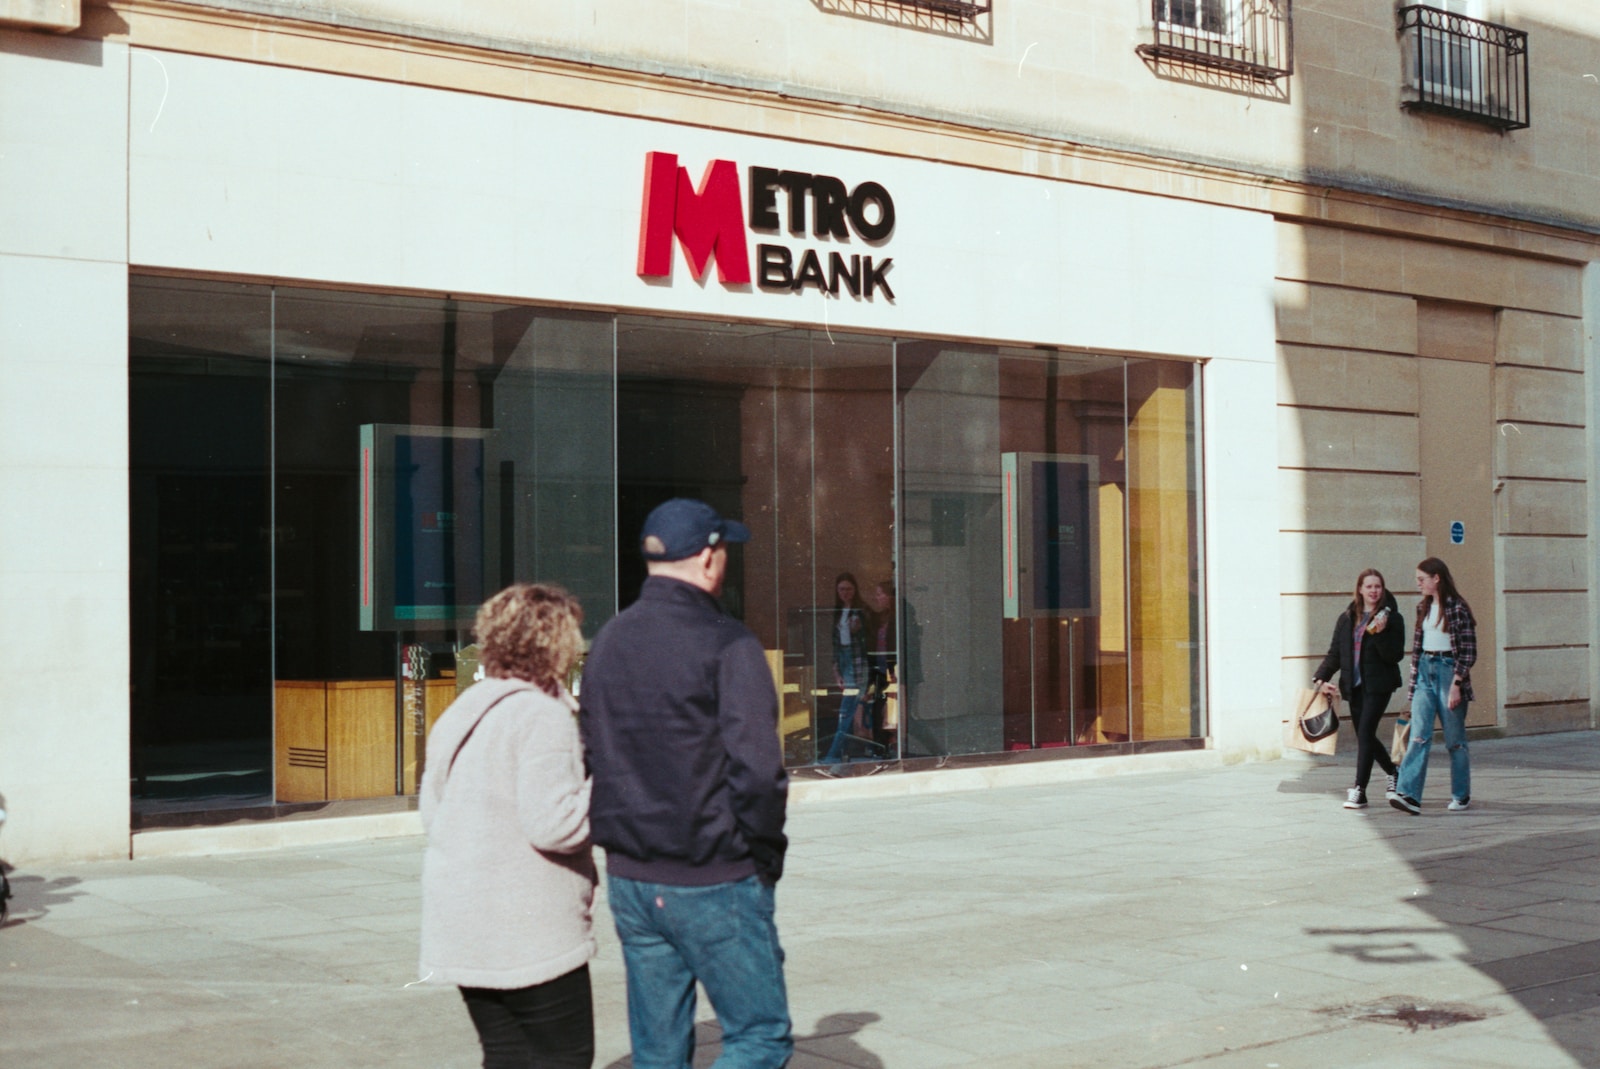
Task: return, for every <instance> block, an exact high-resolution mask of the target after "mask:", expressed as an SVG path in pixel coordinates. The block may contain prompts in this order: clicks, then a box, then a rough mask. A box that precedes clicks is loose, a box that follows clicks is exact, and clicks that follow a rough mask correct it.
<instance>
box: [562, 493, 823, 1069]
mask: <svg viewBox="0 0 1600 1069" xmlns="http://www.w3.org/2000/svg"><path fill="white" fill-rule="evenodd" d="M749 540H750V529H749V528H748V527H746V526H745V525H744V524H742V523H740V522H738V521H737V520H728V519H724V518H723V517H721V516H719V515H717V512H716V510H715V509H713V508H712V507H711V506H710V505H707V504H706V503H705V502H703V501H693V500H690V499H688V498H674V499H672V500H671V501H667V502H665V503H664V504H661V505H659V506H657V507H656V509H655V510H654V511H653V512H651V513H650V515H649V517H648V518H647V519H646V520H645V522H644V530H643V531H642V532H641V534H640V539H639V548H640V551H641V552H642V553H643V555H644V559H645V567H646V570H647V571H648V572H649V575H648V577H647V578H646V579H645V581H644V587H643V588H642V589H641V590H640V592H639V600H638V601H636V602H634V603H633V604H632V605H631V606H629V607H628V608H627V609H625V610H624V611H623V612H621V613H619V614H618V615H617V616H616V617H614V618H613V619H612V620H611V621H610V622H609V623H607V624H606V625H605V626H604V627H603V628H601V629H600V634H599V635H597V636H596V637H595V640H594V646H593V648H592V649H591V650H590V652H589V657H588V660H587V662H586V663H585V665H584V671H583V686H582V705H583V709H582V714H581V726H582V731H583V742H584V748H585V750H586V753H587V760H588V763H589V770H590V772H591V773H592V774H593V776H594V793H593V796H592V798H591V801H590V807H589V824H590V829H591V834H592V836H593V839H594V841H595V843H597V844H598V845H600V846H602V847H604V848H605V851H606V889H607V892H608V894H609V897H610V902H611V914H612V917H613V919H614V920H615V921H616V926H617V937H618V939H619V940H620V941H621V942H622V958H623V962H624V964H625V965H626V966H627V972H628V1031H629V1034H630V1037H631V1039H632V1041H633V1064H634V1066H635V1069H688V1066H689V1064H690V1062H691V1061H692V1059H693V1055H694V1003H695V986H694V985H695V981H696V980H698V981H699V982H700V983H701V984H702V985H703V986H704V987H705V989H706V995H707V996H708V997H709V998H710V999H711V1007H712V1009H714V1010H715V1011H716V1014H717V1020H718V1022H719V1023H720V1024H721V1025H722V1054H721V1056H720V1057H718V1058H717V1060H716V1063H715V1064H716V1066H717V1067H719V1069H778V1067H779V1066H782V1065H784V1064H785V1063H787V1062H788V1060H789V1055H790V1054H791V1053H792V1052H793V1050H794V1040H793V1037H792V1035H791V1032H790V1024H789V1004H788V995H787V993H786V992H785V989H784V983H783V949H782V947H780V946H779V945H778V931H777V927H776V925H775V923H774V921H773V902H774V898H773V889H774V887H775V885H776V884H777V882H778V878H779V876H781V875H782V874H783V854H784V850H785V849H786V848H787V846H788V840H787V839H786V838H785V837H784V834H783V822H784V809H785V805H786V803H787V800H788V794H789V779H788V774H787V773H786V772H785V771H784V768H783V751H782V748H781V747H780V746H779V743H778V699H777V693H776V691H775V689H774V687H773V684H772V673H771V671H770V670H769V669H768V668H767V661H766V654H765V652H764V651H763V649H762V647H761V642H760V640H759V639H757V638H756V636H755V635H754V634H753V633H751V631H750V629H749V628H747V627H745V626H744V625H743V624H741V623H740V622H739V621H737V620H735V619H733V618H732V617H730V616H728V615H727V614H726V613H724V612H723V611H722V606H721V604H720V603H719V602H718V601H717V598H718V596H719V595H720V594H721V593H722V581H723V578H724V576H725V575H726V573H727V569H728V545H729V544H731V543H734V542H748V541H749Z"/></svg>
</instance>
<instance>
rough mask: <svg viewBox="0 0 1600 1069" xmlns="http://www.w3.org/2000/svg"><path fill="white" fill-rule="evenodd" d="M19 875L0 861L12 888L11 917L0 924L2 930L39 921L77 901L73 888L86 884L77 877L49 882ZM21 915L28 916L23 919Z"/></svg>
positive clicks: (39, 877) (1, 869) (36, 877)
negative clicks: (54, 909) (54, 908)
mask: <svg viewBox="0 0 1600 1069" xmlns="http://www.w3.org/2000/svg"><path fill="white" fill-rule="evenodd" d="M16 871H17V870H16V869H14V868H12V867H11V866H10V865H7V864H6V863H5V862H3V861H0V872H4V873H5V875H6V880H7V882H8V883H9V884H10V885H11V901H10V902H9V903H8V906H9V913H8V915H7V916H6V918H5V921H4V923H0V928H15V927H17V926H19V925H23V924H27V923H28V922H29V921H36V920H39V919H40V918H41V917H44V916H45V915H47V914H48V913H49V912H50V907H51V906H59V905H63V904H65V903H67V902H70V901H72V900H73V899H74V898H76V897H77V896H78V892H76V891H72V890H70V888H73V887H76V886H77V885H78V884H80V883H82V882H83V881H82V880H80V879H79V878H78V877H76V876H63V877H61V878H60V879H57V880H47V879H45V878H44V877H43V876H18V875H16ZM21 914H27V915H26V916H21Z"/></svg>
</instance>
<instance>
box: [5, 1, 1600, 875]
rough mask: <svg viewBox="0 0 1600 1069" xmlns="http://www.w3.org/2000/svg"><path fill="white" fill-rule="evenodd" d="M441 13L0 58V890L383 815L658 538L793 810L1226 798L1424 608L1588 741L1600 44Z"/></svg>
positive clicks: (704, 14) (1170, 15)
mask: <svg viewBox="0 0 1600 1069" xmlns="http://www.w3.org/2000/svg"><path fill="white" fill-rule="evenodd" d="M435 7H436V6H435V5H424V4H408V3H404V2H396V0H388V2H384V0H378V2H372V3H312V2H306V3H270V4H269V3H261V4H255V3H217V4H174V3H158V2H152V0H133V2H113V3H108V4H98V3H91V4H84V5H83V6H82V7H81V8H79V7H78V6H77V5H72V4H59V5H48V4H47V5H40V4H37V3H19V2H13V3H0V25H4V26H6V27H8V28H4V29H0V185H3V188H4V189H5V190H6V191H7V195H6V197H5V201H4V204H3V205H0V366H3V371H4V377H5V382H6V387H5V389H4V392H3V394H0V397H3V406H4V408H3V420H0V442H3V445H0V500H3V502H4V507H3V508H0V590H3V591H4V597H3V598H0V604H4V605H5V607H6V609H7V611H6V613H5V615H4V622H3V624H0V626H3V627H4V628H5V632H4V634H5V639H4V641H3V642H0V648H3V649H4V650H5V656H6V657H7V658H8V660H7V664H8V666H9V668H10V671H9V673H8V675H9V678H10V679H12V680H13V689H12V696H13V700H12V701H11V702H8V703H6V704H5V706H3V707H0V795H3V797H4V799H5V804H6V807H7V809H8V810H9V811H10V813H11V821H10V823H9V824H8V826H7V828H6V831H5V836H6V838H5V842H4V843H3V844H0V845H3V847H4V853H5V855H6V856H7V857H8V859H17V860H23V859H28V858H43V857H51V856H63V857H90V856H116V855H118V854H123V855H125V854H126V853H127V851H128V849H129V841H130V832H136V831H137V830H138V829H140V828H150V827H156V826H162V825H165V824H170V823H173V822H177V821H189V820H197V821H221V820H230V819H237V818H240V817H251V818H263V817H264V818H271V817H275V816H290V815H303V814H304V813H306V812H330V813H335V812H338V813H342V812H350V811H352V810H353V808H360V807H363V806H364V807H367V808H369V809H370V808H372V807H379V808H382V807H383V806H389V807H391V808H393V807H402V808H403V807H404V805H405V799H406V798H407V796H408V795H410V794H411V793H413V792H414V790H415V784H416V780H417V777H418V775H419V774H420V772H421V770H422V769H421V765H422V762H421V755H422V747H421V745H420V743H421V740H422V739H423V738H424V737H425V733H426V730H427V726H428V725H429V723H431V719H432V717H433V716H435V715H437V713H438V712H439V711H440V710H441V709H442V708H443V706H444V705H445V704H447V703H448V701H449V699H450V698H451V697H452V696H453V695H454V693H456V691H457V690H458V689H459V688H460V687H461V686H464V685H466V684H468V683H469V682H470V680H471V677H472V669H473V661H472V648H471V646H470V635H469V634H468V633H467V627H468V626H469V623H470V619H471V614H472V611H473V610H474V609H475V607H476V604H477V603H478V602H479V601H481V600H482V598H483V596H485V595H486V594H487V593H489V592H492V591H493V590H494V589H497V588H498V587H499V586H500V585H503V583H505V582H508V581H513V580H535V579H537V580H548V581H555V582H560V583H562V584H564V585H566V586H568V587H569V588H570V589H572V590H573V591H574V592H575V593H577V594H578V595H579V596H580V598H581V599H582V600H583V602H584V604H585V606H586V609H587V613H588V621H587V625H586V626H587V629H588V630H589V632H590V633H591V634H592V632H593V629H594V628H596V627H598V626H599V625H600V624H601V623H603V622H604V620H606V619H608V618H609V616H610V615H611V614H612V613H614V612H615V611H616V610H617V609H618V608H619V607H620V606H625V605H626V604H628V603H629V601H631V599H632V597H633V596H634V593H635V592H636V590H637V586H638V583H639V581H640V579H641V577H642V568H641V566H640V564H639V562H638V561H637V559H636V554H635V551H634V545H633V540H634V538H635V535H636V532H637V530H638V526H639V523H640V521H641V519H642V517H643V515H644V514H645V512H647V511H648V509H649V508H650V507H652V506H653V505H654V504H656V503H658V502H659V501H660V500H662V499H663V498H665V497H668V496H673V495H676V494H688V495H693V496H699V497H704V498H706V499H707V500H710V501H712V502H713V503H715V504H716V505H717V506H718V507H719V508H720V509H721V510H722V511H724V512H725V513H726V514H729V515H734V516H738V517H740V518H741V519H743V520H744V521H745V522H746V523H747V524H749V526H750V527H751V528H752V531H753V533H754V538H753V539H752V541H751V543H750V544H749V545H748V546H746V547H744V548H743V550H742V551H741V552H740V553H738V554H737V555H736V556H735V558H734V561H733V567H732V572H731V580H730V584H729V591H728V599H727V601H728V605H729V608H730V611H732V612H734V613H736V614H737V615H739V616H740V617H741V618H742V619H744V620H745V621H746V622H747V623H748V624H749V625H750V626H751V627H752V629H754V630H755V631H756V633H757V634H758V635H759V636H760V637H761V638H762V641H763V644H764V645H765V646H766V647H767V648H768V654H769V660H770V663H771V665H772V669H773V677H774V685H775V687H776V688H777V689H778V691H779V693H780V695H781V696H782V706H783V724H782V726H781V731H782V733H783V736H784V744H785V751H786V754H787V756H788V760H789V762H790V764H791V765H792V766H793V767H794V768H796V769H797V770H813V769H817V768H820V767H823V764H822V763H823V762H825V761H827V760H828V759H829V758H830V757H839V756H842V757H843V758H845V762H844V763H843V764H842V765H841V766H840V767H838V768H836V769H832V771H835V772H838V773H840V774H842V775H850V774H852V773H854V772H859V771H863V770H865V769H868V768H874V769H876V768H887V769H889V770H891V771H894V772H900V771H919V770H923V769H930V770H931V769H934V768H935V767H937V766H945V765H949V764H952V763H954V764H961V763H963V762H983V763H995V762H1004V761H1051V760H1059V759H1065V758H1069V757H1087V758H1094V757H1097V756H1103V755H1129V756H1134V757H1138V756H1140V755H1146V754H1151V755H1153V754H1156V753H1164V752H1170V751H1174V750H1192V751H1200V750H1206V751H1211V752H1213V753H1214V754H1216V755H1218V756H1219V757H1220V758H1221V759H1224V760H1236V759H1253V758H1264V757H1272V756H1275V755H1277V754H1278V753H1279V752H1280V749H1281V746H1282V739H1283V736H1282V723H1281V721H1282V715H1283V714H1282V706H1283V704H1284V698H1285V696H1286V695H1287V694H1289V693H1291V692H1292V690H1293V688H1294V687H1296V686H1298V685H1299V684H1300V683H1301V682H1303V681H1304V679H1305V678H1306V677H1307V676H1308V675H1309V673H1310V670H1311V668H1312V667H1314V665H1315V663H1316V658H1317V657H1318V656H1320V653H1321V651H1322V650H1323V649H1324V648H1325V645H1326V641H1327V633H1328V630H1329V629H1330V628H1331V625H1332V622H1333V619H1334V618H1335V617H1336V616H1337V614H1338V612H1339V610H1340V607H1341V604H1342V603H1343V602H1344V601H1346V600H1348V598H1349V596H1350V594H1349V590H1350V588H1351V586H1352V585H1353V581H1354V577H1355V575H1356V573H1357V572H1358V571H1359V570H1360V569H1361V568H1363V567H1367V566H1375V567H1378V568H1380V569H1382V570H1383V571H1384V573H1385V574H1386V575H1387V576H1388V578H1389V581H1390V584H1391V586H1393V587H1395V588H1396V589H1397V590H1398V591H1399V592H1400V593H1401V594H1402V595H1404V594H1405V593H1406V592H1407V591H1408V590H1409V587H1410V577H1411V569H1412V566H1413V565H1414V564H1415V563H1416V561H1417V560H1419V559H1421V558H1422V557H1424V556H1430V555H1437V556H1441V557H1443V558H1444V559H1445V560H1446V561H1447V562H1449V563H1450V565H1451V568H1452V570H1453V571H1454V572H1455V574H1456V577H1457V579H1458V582H1459V583H1460V585H1461V587H1462V589H1463V592H1464V593H1465V594H1466V596H1467V597H1468V599H1469V600H1470V601H1472V603H1473V605H1474V608H1475V609H1476V611H1477V616H1478V618H1479V621H1480V650H1481V659H1480V666H1479V668H1478V669H1477V670H1476V671H1475V672H1474V682H1475V686H1476V689H1477V692H1478V700H1477V702H1476V703H1475V704H1474V706H1473V707H1472V711H1471V716H1470V720H1469V723H1470V724H1471V725H1473V726H1475V727H1478V728H1481V729H1485V730H1499V731H1503V732H1530V731H1551V730H1575V729H1586V728H1591V727H1593V726H1595V725H1594V715H1595V714H1594V707H1593V700H1592V699H1593V695H1594V693H1595V687H1596V683H1597V674H1600V662H1597V659H1596V657H1595V653H1594V651H1595V648H1596V635H1595V629H1596V612H1595V601H1594V595H1595V556H1594V551H1593V545H1594V543H1593V535H1594V530H1595V522H1596V503H1595V500H1594V495H1593V494H1592V492H1591V489H1590V488H1591V485H1592V483H1593V480H1594V476H1595V441H1594V438H1593V436H1592V432H1591V428H1592V427H1593V407H1594V404H1595V398H1596V376H1595V373H1594V361H1595V356H1596V353H1595V341H1594V325H1595V322H1596V316H1597V314H1600V303H1597V302H1600V274H1597V272H1596V268H1595V266H1594V263H1595V261H1596V260H1597V259H1600V254H1597V250H1600V211H1597V210H1596V209H1595V207H1594V205H1595V204H1600V198H1597V196H1596V194H1597V193H1600V166H1597V165H1600V134H1597V133H1596V127H1595V126H1594V124H1593V122H1592V121H1591V117H1592V116H1593V114H1594V110H1595V106H1596V101H1600V84H1596V83H1594V82H1593V81H1592V76H1591V77H1590V79H1586V78H1585V77H1584V75H1585V72H1588V71H1592V70H1596V69H1600V63H1596V62H1595V60H1596V59H1597V58H1600V14H1589V13H1586V12H1582V11H1579V12H1573V11H1569V10H1567V5H1558V4H1555V3H1552V2H1548V0H1545V2H1530V3H1526V4H1513V3H1510V2H1505V3H1490V4H1489V5H1488V6H1487V8H1484V7H1471V5H1465V4H1457V3H1454V2H1453V0H1452V2H1451V3H1448V4H1445V5H1442V6H1440V7H1437V8H1432V7H1430V8H1418V7H1413V6H1405V7H1400V8H1397V7H1396V6H1394V5H1392V4H1389V3H1384V2H1374V0H1359V2H1352V3H1348V4H1342V5H1339V6H1338V11H1337V12H1333V11H1325V10H1322V9H1321V8H1319V7H1318V6H1317V5H1311V4H1304V3H1303V4H1302V5H1301V7H1300V8H1299V9H1295V10H1291V9H1290V6H1289V4H1288V3H1287V2H1283V3H1281V4H1280V3H1266V4H1260V5H1257V4H1241V3H1237V2H1235V0H1194V2H1184V3H1179V2H1178V0H1154V2H1150V0H1059V2H1031V3H1023V2H1019V3H1015V4H1000V3H996V4H993V5H990V4H968V3H955V2H945V0H937V2H934V0H921V2H911V0H905V2H893V3H892V2H887V0H884V2H879V0H812V2H809V3H795V4H793V5H790V6H789V7H788V8H785V9H783V10H781V11H780V10H777V9H774V8H773V7H772V6H771V5H743V4H738V3H713V2H674V3H667V4H651V5H638V4H627V3H620V2H615V3H592V4H584V5H559V6H551V7H550V9H549V10H543V9H539V10H529V9H528V7H527V5H519V4H508V3H481V4H476V5H456V6H454V7H451V8H449V9H447V10H445V11H443V12H441V11H438V10H435ZM1457 7H1460V8H1462V10H1459V11H1457V10H1455V8H1457ZM1468 8H1470V9H1468ZM845 576H849V583H848V584H845V583H844V582H842V580H843V577H845ZM847 586H848V587H854V588H855V590H856V591H857V593H858V594H859V595H860V596H861V598H862V602H863V611H861V612H860V613H859V614H857V613H854V612H842V611H840V606H839V597H838V596H839V594H840V592H841V588H844V587H847ZM846 592H848V589H846ZM1401 602H1402V606H1403V609H1404V610H1405V611H1406V614H1407V616H1408V619H1409V616H1410V611H1411V606H1412V605H1413V604H1414V602H1413V601H1412V599H1410V598H1409V597H1404V596H1402V598H1401ZM869 609H870V610H872V611H871V612H868V611H866V610H869ZM891 619H892V620H893V622H894V626H892V627H891V626H884V625H886V624H887V623H888V622H889V621H890V620H891ZM889 663H893V665H894V669H895V670H894V674H893V675H894V684H895V686H894V689H893V693H892V697H891V699H890V700H887V701H880V702H877V703H872V702H867V701H865V699H866V698H867V697H868V694H867V693H865V692H867V691H868V690H869V684H870V683H871V680H872V678H873V674H874V673H873V669H874V668H881V667H882V666H884V665H887V664H889ZM1402 704H1403V695H1402V696H1400V697H1398V698H1397V699H1396V701H1395V702H1394V705H1395V706H1396V707H1400V706H1401V705H1402ZM868 706H870V708H871V710H872V712H871V715H866V716H863V718H862V719H861V720H859V721H858V720H856V719H855V718H854V710H855V709H856V708H857V707H862V708H866V707H868ZM841 720H843V721H844V722H845V723H846V725H847V727H848V730H847V731H846V733H845V734H846V735H848V736H849V737H848V738H844V739H840V740H839V742H840V745H839V746H838V747H837V748H836V747H835V746H834V740H835V737H836V736H837V734H838V732H837V725H838V724H839V723H840V721H841ZM807 774H809V773H807Z"/></svg>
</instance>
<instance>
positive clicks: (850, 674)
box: [822, 651, 865, 765]
mask: <svg viewBox="0 0 1600 1069" xmlns="http://www.w3.org/2000/svg"><path fill="white" fill-rule="evenodd" d="M834 668H835V670H837V671H838V673H839V680H840V682H841V683H842V684H843V685H844V690H845V695H844V697H843V698H841V699H840V700H839V726H838V727H836V728H835V729H834V731H833V745H831V746H829V747H828V753H827V755H826V756H824V757H823V759H822V763H823V764H825V765H831V764H834V763H836V762H839V761H842V760H844V755H845V750H846V748H847V747H848V746H849V745H850V728H851V727H852V726H853V725H854V723H855V718H856V705H857V704H858V703H859V702H860V701H861V694H860V688H861V685H862V684H863V683H864V682H865V681H864V680H860V679H857V678H856V667H855V662H853V661H852V660H850V654H849V652H848V651H846V653H845V654H844V656H843V657H840V658H836V659H835V663H834ZM850 691H856V693H855V694H851V693H849V692H850Z"/></svg>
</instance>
